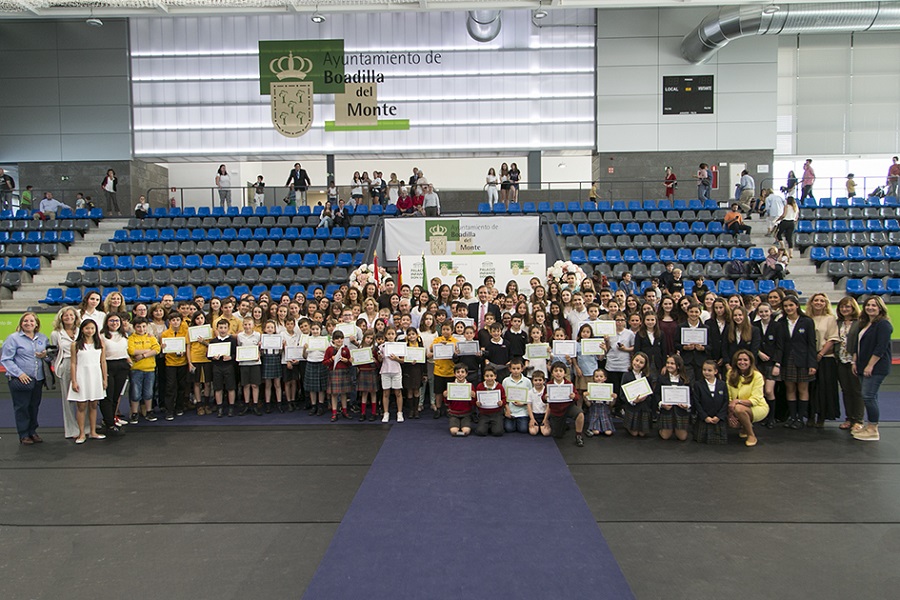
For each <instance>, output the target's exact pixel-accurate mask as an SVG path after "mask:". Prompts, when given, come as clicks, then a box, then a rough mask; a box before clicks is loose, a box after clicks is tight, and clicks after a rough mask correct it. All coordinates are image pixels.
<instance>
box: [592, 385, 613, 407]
mask: <svg viewBox="0 0 900 600" xmlns="http://www.w3.org/2000/svg"><path fill="white" fill-rule="evenodd" d="M612 393H613V385H612V384H611V383H588V389H587V397H588V400H590V401H591V402H606V403H610V402H612V401H613V399H612Z"/></svg>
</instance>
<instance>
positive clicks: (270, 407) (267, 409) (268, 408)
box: [266, 404, 272, 414]
mask: <svg viewBox="0 0 900 600" xmlns="http://www.w3.org/2000/svg"><path fill="white" fill-rule="evenodd" d="M271 412H272V405H271V404H266V414H269V413H271Z"/></svg>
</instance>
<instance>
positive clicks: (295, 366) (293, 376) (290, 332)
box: [281, 318, 300, 412]
mask: <svg viewBox="0 0 900 600" xmlns="http://www.w3.org/2000/svg"><path fill="white" fill-rule="evenodd" d="M281 337H283V338H284V352H282V354H281V380H282V381H283V382H284V402H285V404H286V405H287V409H288V412H294V411H295V410H298V408H299V406H298V404H297V388H298V384H299V382H300V367H299V364H300V362H299V361H298V360H288V348H299V347H300V330H299V329H298V328H297V322H296V321H295V320H294V319H293V318H288V319H286V320H285V321H284V331H282V332H281Z"/></svg>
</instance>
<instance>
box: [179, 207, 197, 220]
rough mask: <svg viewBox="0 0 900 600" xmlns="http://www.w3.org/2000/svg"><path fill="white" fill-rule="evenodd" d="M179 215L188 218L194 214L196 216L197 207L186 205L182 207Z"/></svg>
mask: <svg viewBox="0 0 900 600" xmlns="http://www.w3.org/2000/svg"><path fill="white" fill-rule="evenodd" d="M181 216H182V217H185V218H188V217H196V216H197V209H196V208H194V207H193V206H186V207H184V209H182V211H181Z"/></svg>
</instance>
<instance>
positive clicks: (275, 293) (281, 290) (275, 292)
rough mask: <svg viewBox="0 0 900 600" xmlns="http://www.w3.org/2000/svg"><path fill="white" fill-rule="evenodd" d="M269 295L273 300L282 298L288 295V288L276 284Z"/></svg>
mask: <svg viewBox="0 0 900 600" xmlns="http://www.w3.org/2000/svg"><path fill="white" fill-rule="evenodd" d="M269 293H270V294H271V295H272V297H273V298H281V297H282V296H283V295H285V294H286V293H287V288H286V287H284V286H283V285H282V284H280V283H276V284H275V285H273V286H272V289H270V290H269Z"/></svg>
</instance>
